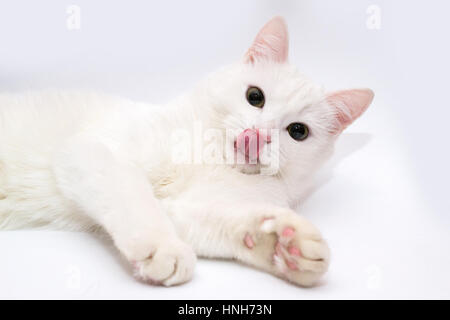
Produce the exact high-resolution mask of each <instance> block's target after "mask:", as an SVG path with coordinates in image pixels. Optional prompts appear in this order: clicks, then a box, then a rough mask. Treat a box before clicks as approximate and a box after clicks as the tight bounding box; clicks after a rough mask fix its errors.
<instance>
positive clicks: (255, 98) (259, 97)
mask: <svg viewBox="0 0 450 320" xmlns="http://www.w3.org/2000/svg"><path fill="white" fill-rule="evenodd" d="M246 96H247V101H248V103H250V104H251V105H252V106H254V107H257V108H262V107H264V102H265V99H264V93H263V92H262V91H261V89H260V88H258V87H250V88H248V89H247V94H246Z"/></svg>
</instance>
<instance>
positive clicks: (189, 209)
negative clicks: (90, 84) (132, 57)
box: [0, 61, 338, 285]
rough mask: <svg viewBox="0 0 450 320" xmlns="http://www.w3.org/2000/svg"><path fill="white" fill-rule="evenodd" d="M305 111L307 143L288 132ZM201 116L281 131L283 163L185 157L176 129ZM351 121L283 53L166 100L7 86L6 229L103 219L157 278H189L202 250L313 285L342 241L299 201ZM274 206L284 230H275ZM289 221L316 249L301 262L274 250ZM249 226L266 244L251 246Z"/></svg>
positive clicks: (0, 148)
mask: <svg viewBox="0 0 450 320" xmlns="http://www.w3.org/2000/svg"><path fill="white" fill-rule="evenodd" d="M249 85H256V86H258V87H260V88H262V89H263V91H264V94H265V97H266V104H265V106H264V108H263V109H258V108H255V107H252V106H250V105H249V104H248V102H247V101H246V99H245V91H246V89H247V87H248V86H249ZM296 121H300V122H305V123H307V124H308V126H309V127H310V130H311V136H310V137H309V138H308V139H306V140H305V141H302V142H298V141H295V140H293V139H292V138H291V137H290V136H289V135H288V133H287V131H286V130H285V128H286V127H287V126H288V125H289V124H290V123H291V122H296ZM195 122H201V124H202V126H203V127H204V128H218V129H221V130H225V129H234V130H236V131H242V130H244V129H246V128H251V127H259V128H262V127H264V128H276V129H280V169H279V171H278V172H277V173H276V174H275V175H261V174H258V173H259V167H258V165H257V166H251V167H250V166H248V165H239V166H235V165H226V164H217V165H213V164H210V165H202V164H191V165H188V164H175V163H174V162H173V159H172V158H171V152H172V148H171V147H172V145H171V142H170V141H171V135H172V133H173V132H174V131H175V130H178V129H180V128H184V129H186V130H188V131H192V130H193V129H192V125H193V123H195ZM337 126H338V124H337V121H336V110H335V108H333V107H332V106H330V105H329V104H328V103H327V102H326V95H325V93H324V92H323V91H322V89H321V88H319V87H317V86H315V85H314V84H312V83H311V82H310V81H309V80H308V79H306V78H305V77H304V76H303V75H301V74H300V73H298V72H297V70H296V69H295V68H294V67H293V66H291V65H289V64H287V63H272V62H270V61H267V62H261V63H258V64H249V63H244V62H239V63H236V64H234V65H231V66H229V67H226V68H223V69H222V70H220V71H219V72H217V73H214V74H213V75H211V76H210V77H208V78H207V79H205V81H203V82H202V83H201V84H199V85H198V86H197V87H196V88H195V90H193V92H191V93H189V94H187V95H185V96H183V97H180V98H178V99H177V100H174V101H172V102H170V103H168V104H167V105H164V106H150V105H147V104H143V103H136V102H132V101H128V100H124V99H120V98H116V97H109V96H103V95H99V94H95V93H81V92H55V91H46V92H29V93H23V94H1V95H0V228H1V229H17V228H25V227H45V228H49V227H50V228H54V229H69V230H97V229H103V230H105V231H106V232H108V233H109V234H110V235H111V237H112V239H113V240H114V243H115V244H116V246H117V248H118V249H119V250H120V252H121V253H122V254H123V255H124V256H125V257H126V258H127V259H128V260H129V261H130V262H132V263H133V264H134V266H135V268H136V274H137V275H138V276H139V277H140V278H142V279H144V280H146V281H149V282H154V283H163V284H165V285H172V284H177V283H182V282H185V281H187V280H189V279H190V278H191V277H192V273H193V268H194V265H195V260H196V254H197V255H199V256H206V257H222V258H234V259H238V260H241V261H243V262H244V263H248V264H251V265H254V266H256V267H258V268H261V269H263V270H266V271H269V272H271V273H273V274H275V275H277V276H280V277H284V278H286V279H288V280H290V281H293V282H295V283H297V284H300V285H311V284H313V283H314V282H315V281H316V280H317V279H318V278H319V277H320V275H321V274H323V273H324V272H325V271H326V269H327V265H328V256H329V254H328V249H327V247H326V244H325V242H324V241H323V240H322V238H321V236H320V234H319V232H318V231H317V230H316V229H315V228H314V227H312V226H311V225H310V224H309V223H308V222H307V221H305V220H304V219H303V218H301V217H299V216H297V215H296V214H295V213H294V212H293V211H292V210H291V209H290V208H292V207H293V206H295V204H296V203H297V201H298V200H299V199H300V197H301V195H302V193H303V192H304V191H305V190H306V189H307V188H308V182H309V181H310V179H311V176H312V174H313V173H314V172H315V171H316V170H317V169H318V167H319V166H320V164H322V163H323V161H324V160H326V158H328V157H329V155H330V154H331V152H332V146H333V143H334V141H335V139H336V136H337V135H336V134H331V133H330V132H332V131H333V130H334V129H335V128H336V127H337ZM265 218H270V219H272V220H273V222H271V223H272V225H271V228H267V225H266V226H265V228H262V225H263V221H265V220H264V219H265ZM287 226H288V227H292V228H293V229H295V231H296V236H295V239H294V240H295V241H296V246H298V247H299V248H300V249H301V250H302V255H303V256H302V257H301V259H300V258H299V259H297V260H298V261H297V263H298V265H299V270H297V271H292V270H288V269H287V267H286V266H285V265H283V261H284V260H283V259H281V258H280V257H278V256H277V257H275V259H274V257H273V255H274V245H275V243H276V242H277V241H282V235H281V233H282V232H283V228H285V227H287ZM247 234H248V235H250V236H251V237H252V239H253V240H254V243H255V246H254V247H253V248H248V247H247V246H245V244H244V241H243V239H244V237H245V236H246V235H247ZM294 240H292V241H294ZM283 241H284V240H283ZM194 252H195V253H194Z"/></svg>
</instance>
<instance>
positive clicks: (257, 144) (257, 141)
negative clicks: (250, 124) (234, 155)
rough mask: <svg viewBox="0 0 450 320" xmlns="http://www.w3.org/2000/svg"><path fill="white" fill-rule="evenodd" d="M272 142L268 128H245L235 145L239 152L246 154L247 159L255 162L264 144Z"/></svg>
mask: <svg viewBox="0 0 450 320" xmlns="http://www.w3.org/2000/svg"><path fill="white" fill-rule="evenodd" d="M270 142H271V137H270V134H268V133H267V130H260V129H245V130H244V131H243V132H241V133H240V134H239V136H238V137H237V139H236V142H235V144H234V145H235V148H236V150H237V151H238V152H240V153H241V154H243V155H245V159H246V160H249V161H251V162H254V161H256V160H257V159H258V158H259V154H260V152H261V150H262V149H263V147H264V144H266V143H270Z"/></svg>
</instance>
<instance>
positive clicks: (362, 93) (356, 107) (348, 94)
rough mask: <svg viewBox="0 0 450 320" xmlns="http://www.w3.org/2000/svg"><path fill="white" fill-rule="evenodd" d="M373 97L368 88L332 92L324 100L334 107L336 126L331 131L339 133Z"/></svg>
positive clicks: (361, 111) (359, 113) (357, 115)
mask: <svg viewBox="0 0 450 320" xmlns="http://www.w3.org/2000/svg"><path fill="white" fill-rule="evenodd" d="M373 97H374V93H373V91H372V90H370V89H351V90H342V91H337V92H332V93H330V94H328V95H327V97H326V101H327V102H328V103H329V104H330V105H331V106H333V107H335V108H336V110H335V114H336V118H337V122H336V123H337V127H336V128H333V132H332V133H340V132H341V131H342V130H344V129H345V128H346V127H348V126H349V125H350V124H351V123H352V122H353V121H355V120H356V119H357V118H358V117H359V116H360V115H362V114H363V112H364V111H366V109H367V108H368V107H369V105H370V103H371V102H372V100H373Z"/></svg>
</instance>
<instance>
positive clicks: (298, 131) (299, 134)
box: [287, 122, 309, 141]
mask: <svg viewBox="0 0 450 320" xmlns="http://www.w3.org/2000/svg"><path fill="white" fill-rule="evenodd" d="M287 131H288V132H289V135H290V136H291V137H292V139H294V140H297V141H303V140H305V139H306V138H308V135H309V129H308V127H307V126H306V124H304V123H300V122H294V123H291V124H290V125H289V126H288V127H287Z"/></svg>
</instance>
